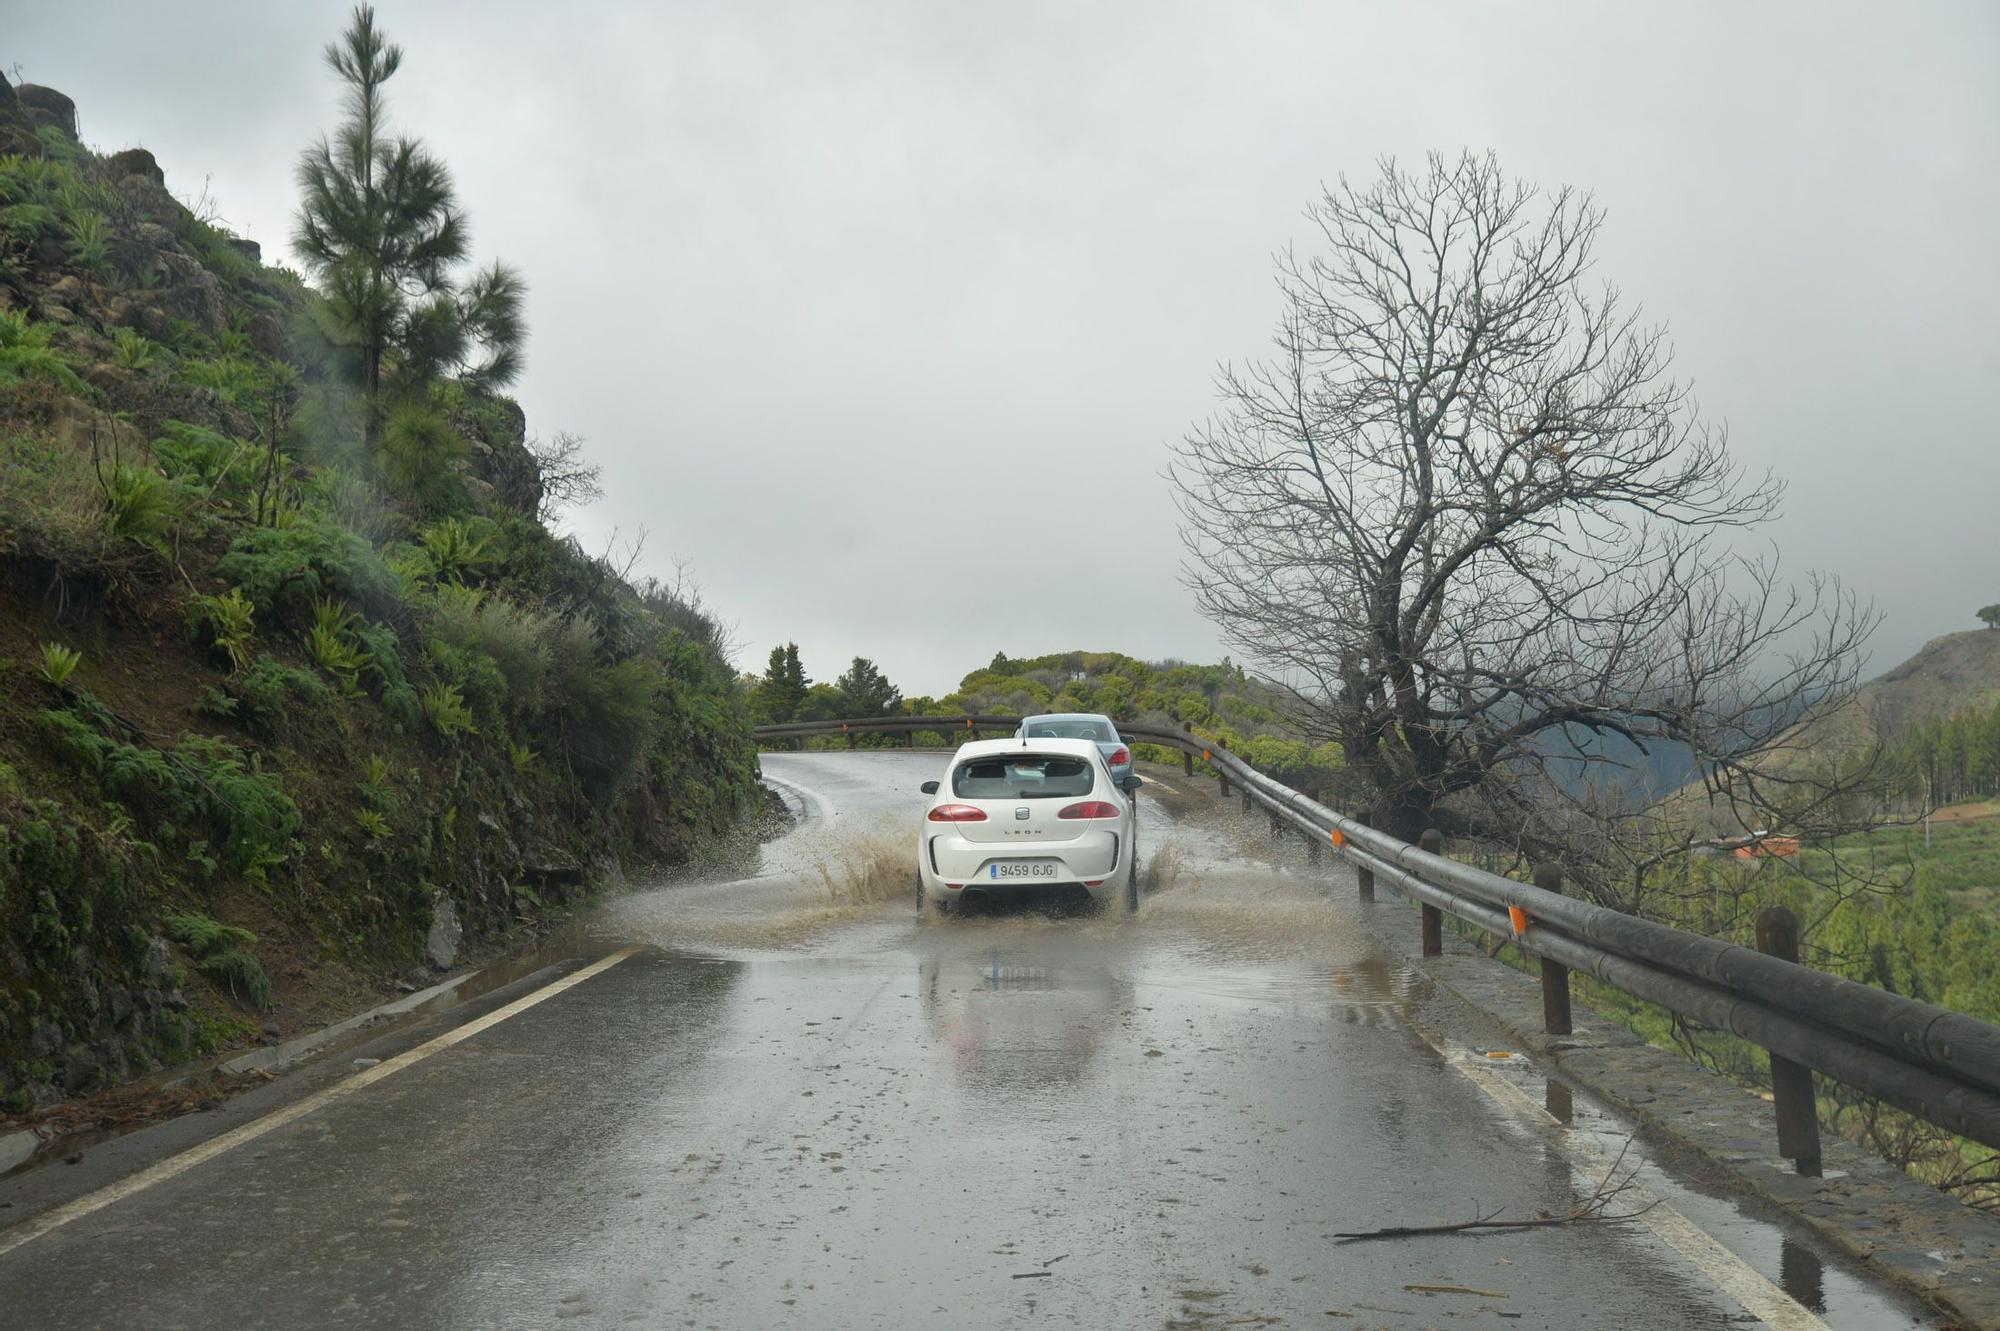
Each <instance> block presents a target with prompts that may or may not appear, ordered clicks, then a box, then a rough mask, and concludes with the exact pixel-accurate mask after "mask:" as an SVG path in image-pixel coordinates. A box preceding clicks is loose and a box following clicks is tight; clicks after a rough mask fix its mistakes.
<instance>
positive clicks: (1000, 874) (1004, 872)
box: [986, 860, 1056, 878]
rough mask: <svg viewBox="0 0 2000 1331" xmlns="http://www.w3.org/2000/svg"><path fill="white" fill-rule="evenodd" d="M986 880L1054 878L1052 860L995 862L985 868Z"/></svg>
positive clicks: (1054, 872) (1054, 864) (1053, 862)
mask: <svg viewBox="0 0 2000 1331" xmlns="http://www.w3.org/2000/svg"><path fill="white" fill-rule="evenodd" d="M986 876H987V877H988V878H1054V877H1055V876H1056V862H1055V861H1054V860H995V861H994V862H993V863H991V864H989V865H987V866H986Z"/></svg>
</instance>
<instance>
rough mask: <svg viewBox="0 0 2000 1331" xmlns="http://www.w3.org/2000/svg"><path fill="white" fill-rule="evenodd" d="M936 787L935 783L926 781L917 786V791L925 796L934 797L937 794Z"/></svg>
mask: <svg viewBox="0 0 2000 1331" xmlns="http://www.w3.org/2000/svg"><path fill="white" fill-rule="evenodd" d="M937 786H938V783H937V782H935V781H926V782H924V783H923V784H922V785H921V786H918V787H917V789H918V790H921V791H923V792H924V794H926V795H935V794H937Z"/></svg>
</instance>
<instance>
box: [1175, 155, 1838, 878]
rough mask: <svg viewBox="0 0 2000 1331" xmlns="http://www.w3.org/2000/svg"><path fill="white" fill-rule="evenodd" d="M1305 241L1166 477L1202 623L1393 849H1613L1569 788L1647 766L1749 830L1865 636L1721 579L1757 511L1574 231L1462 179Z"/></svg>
mask: <svg viewBox="0 0 2000 1331" xmlns="http://www.w3.org/2000/svg"><path fill="white" fill-rule="evenodd" d="M1308 216H1309V218H1310V219H1311V221H1312V222H1313V223H1314V225H1315V226H1316V227H1317V229H1318V232H1319V235H1320V238H1321V239H1322V240H1323V242H1324V244H1323V246H1321V247H1319V248H1318V252H1316V253H1313V254H1310V255H1304V256H1302V255H1300V254H1297V253H1292V252H1287V253H1285V254H1283V255H1281V256H1280V257H1279V259H1278V286H1279V290H1280V292H1281V294H1282V297H1283V315H1282V318H1281V320H1280V322H1279V326H1278V331H1277V335H1276V338H1275V344H1276V352H1275V354H1274V355H1272V356H1270V357H1268V358H1266V359H1263V360H1260V361H1257V362H1255V363H1253V364H1249V365H1244V366H1225V367H1223V369H1222V370H1221V372H1220V374H1219V376H1218V386H1219V390H1220V396H1221V399H1222V406H1221V409H1220V411H1219V412H1218V414H1217V415H1216V416H1215V417H1213V418H1212V419H1210V420H1209V421H1207V422H1205V423H1204V424H1202V425H1200V426H1198V427H1196V428H1195V429H1193V430H1191V431H1190V432H1189V434H1188V435H1187V436H1186V438H1185V440H1184V442H1183V444H1182V446H1181V447H1180V449H1179V450H1178V452H1177V456H1176V458H1175V461H1174V464H1173V468H1172V476H1173V480H1174V482H1175V484H1176V487H1177V489H1178V492H1179V504H1180V509H1181V514H1182V519H1183V526H1182V533H1183V538H1184V541H1185V543H1186V546H1187V549H1188V551H1189V555H1190V558H1189V560H1188V561H1187V565H1186V578H1187V581H1188V583H1189V585H1190V586H1191V588H1192V590H1193V591H1194V593H1195V595H1196V598H1197V600H1198V602H1199V604H1200V605H1201V607H1202V608H1203V610H1204V611H1205V612H1206V613H1207V614H1208V615H1209V616H1210V617H1211V618H1212V619H1213V620H1214V621H1215V622H1216V623H1217V624H1218V626H1219V627H1220V628H1221V629H1222V631H1223V633H1224V635H1225V636H1226V637H1227V638H1228V639H1229V641H1230V642H1231V643H1232V644H1233V645H1235V646H1237V647H1239V648H1241V649H1242V650H1243V651H1244V652H1246V653H1248V654H1249V655H1250V656H1251V657H1252V658H1253V659H1254V660H1255V661H1256V662H1257V663H1258V664H1259V665H1260V666H1262V667H1263V668H1264V669H1266V670H1267V671H1269V672H1270V673H1272V674H1273V675H1274V676H1275V677H1276V678H1278V679H1279V680H1280V681H1282V682H1286V683H1288V684H1289V685H1290V687H1291V688H1292V690H1293V692H1294V695H1295V699H1296V701H1297V704H1298V707H1299V712H1300V721H1301V723H1302V724H1303V725H1304V726H1305V727H1306V729H1307V730H1308V731H1309V732H1310V733H1311V734H1312V735H1313V737H1314V738H1316V739H1330V740H1335V741H1338V742H1339V743H1340V744H1341V745H1342V746H1343V748H1344V749H1345V751H1346V754H1347V759H1348V762H1349V763H1350V765H1352V766H1354V767H1355V768H1357V769H1358V770H1359V771H1360V772H1361V773H1362V774H1364V775H1365V777H1366V778H1367V780H1368V783H1369V785H1370V787H1371V788H1372V792H1373V798H1374V804H1375V807H1374V810H1373V812H1374V814H1375V816H1376V818H1377V823H1378V825H1379V826H1383V827H1385V828H1387V829H1389V830H1391V831H1393V832H1395V833H1396V834H1398V835H1400V836H1403V837H1406V838H1410V839H1414V838H1415V837H1416V835H1417V834H1418V832H1420V831H1421V830H1422V829H1423V828H1424V827H1426V826H1432V825H1440V824H1453V823H1456V824H1459V825H1464V824H1467V823H1470V824H1471V825H1472V826H1471V828H1470V829H1469V830H1473V831H1477V832H1481V833H1483V834H1485V835H1488V836H1490V837H1492V838H1494V839H1496V840H1499V841H1502V842H1507V843H1513V844H1516V845H1521V846H1523V847H1524V848H1527V849H1531V850H1538V849H1539V848H1541V847H1547V848H1550V849H1553V848H1554V847H1557V846H1562V847H1565V848H1569V849H1570V852H1571V854H1572V855H1573V854H1574V847H1575V845H1576V841H1577V839H1578V838H1580V837H1583V836H1585V835H1587V834H1595V835H1600V836H1606V837H1608V836H1611V835H1613V834H1614V833H1615V832H1616V830H1617V829H1616V828H1615V827H1614V826H1613V825H1612V823H1611V821H1608V820H1607V810H1606V806H1605V804H1604V802H1603V801H1601V800H1595V799H1592V798H1590V797H1588V796H1587V795H1580V794H1578V792H1579V791H1580V790H1582V791H1588V789H1589V788H1590V786H1591V782H1590V780H1588V778H1589V777H1590V776H1591V775H1592V774H1593V773H1594V772H1602V771H1605V770H1606V769H1612V770H1618V769H1623V768H1627V767H1629V766H1630V765H1631V764H1632V762H1633V761H1634V760H1635V757H1639V756H1643V755H1645V754H1647V753H1648V752H1649V751H1651V749H1652V748H1653V747H1654V746H1657V745H1659V744H1662V743H1674V744H1680V745H1685V746H1687V748H1688V750H1690V751H1691V753H1692V756H1693V760H1694V762H1695V763H1696V764H1698V765H1699V768H1700V770H1701V771H1703V772H1704V773H1706V774H1708V775H1709V777H1710V779H1711V780H1712V781H1713V782H1714V783H1715V788H1716V789H1717V790H1719V791H1724V792H1726V793H1727V794H1728V796H1729V797H1730V798H1732V799H1737V800H1744V801H1747V802H1749V803H1750V804H1751V805H1753V806H1754V807H1755V809H1756V810H1757V811H1758V812H1757V813H1756V814H1749V813H1746V814H1745V817H1746V818H1754V817H1757V816H1761V815H1762V814H1763V813H1764V812H1765V811H1770V810H1779V809H1780V808H1781V806H1784V805H1785V803H1786V801H1787V800H1790V799H1792V798H1793V795H1792V792H1791V790H1790V789H1789V783H1791V782H1793V781H1795V780H1798V779H1799V778H1797V777H1796V774H1794V775H1793V776H1786V775H1783V774H1781V773H1780V772H1779V769H1778V768H1777V767H1774V765H1773V764H1771V763H1770V762H1769V761H1768V759H1769V756H1770V754H1771V753H1772V752H1773V750H1774V749H1777V748H1782V747H1783V746H1785V745H1786V744H1788V743H1793V742H1795V738H1788V737H1791V736H1793V733H1794V732H1793V728H1792V727H1793V723H1794V722H1795V721H1796V720H1797V718H1798V717H1799V715H1800V713H1801V710H1802V709H1803V708H1805V707H1806V706H1808V705H1810V704H1814V703H1819V702H1822V701H1824V700H1826V699H1829V698H1832V697H1835V696H1837V695H1840V694H1842V693H1844V692H1845V691H1847V690H1849V689H1850V688H1851V687H1852V685H1853V683H1854V680H1855V674H1856V670H1857V666H1858V661H1859V648H1860V646H1861V644H1862V642H1863V641H1864V640H1865V638H1866V636H1867V635H1868V633H1869V631H1870V630H1871V629H1872V627H1873V625H1874V622H1875V616H1874V614H1873V612H1872V611H1871V610H1868V609H1865V608H1862V607H1859V606H1857V605H1856V604H1855V603H1854V601H1853V600H1852V598H1851V597H1849V596H1848V595H1847V594H1846V593H1844V592H1843V591H1842V590H1841V588H1840V587H1839V586H1838V584H1836V583H1834V582H1831V581H1830V580H1826V579H1822V578H1819V577H1812V578H1809V579H1807V580H1806V581H1805V583H1804V585H1803V586H1792V585H1788V584H1787V583H1786V582H1785V581H1784V580H1783V579H1782V578H1781V577H1780V575H1779V571H1778V567H1777V560H1776V558H1775V555H1770V556H1757V555H1750V554H1745V553H1742V551H1741V549H1740V548H1739V546H1740V545H1741V543H1742V542H1743V541H1744V540H1745V535H1746V533H1748V532H1749V531H1750V530H1751V529H1754V528H1755V527H1757V526H1758V525H1759V524H1761V523H1763V522H1765V521H1767V520H1769V519H1770V518H1772V517H1774V516H1775V515H1776V514H1777V512H1778V507H1779V501H1780V499H1781V497H1782V486H1781V484H1780V483H1779V482H1778V481H1776V480H1775V479H1773V478H1772V477H1770V476H1769V475H1761V476H1760V475H1754V474H1751V473H1749V472H1747V471H1746V470H1745V469H1744V468H1743V467H1741V466H1740V465H1739V464H1738V463H1737V462H1736V461H1735V460H1734V459H1733V458H1732V457H1731V455H1730V452H1729V448H1728V441H1727V435H1726V431H1724V430H1723V429H1722V428H1720V427H1719V426H1715V425H1712V424H1709V423H1707V422H1705V421H1703V420H1702V418H1701V416H1700V414H1699V412H1698V410H1697V408H1696V405H1695V402H1694V400H1693V398H1692V396H1691V395H1690V393H1689V391H1688V388H1687V386H1686V385H1685V384H1683V383H1681V382H1679V381H1677V380H1675V379H1674V378H1673V377H1672V375H1671V373H1670V363H1671V359H1672V353H1671V350H1670V348H1669V346H1668V344H1667V341H1666V338H1665V334H1664V332H1663V331H1662V330H1661V329H1659V328H1657V327H1654V326H1651V325H1648V324H1645V323H1642V322H1641V317H1640V313H1639V311H1638V310H1637V309H1636V308H1634V307H1628V306H1627V305H1626V303H1625V302H1623V301H1622V300H1621V298H1620V296H1619V293H1618V291H1617V289H1616V288H1615V287H1612V286H1610V285H1608V284H1603V283H1600V282H1597V281H1595V280H1594V279H1593V277H1592V251H1593V246H1594V243H1595V241H1596V238H1597V234H1598V230H1599V227H1600V225H1601V222H1602V214H1601V212H1600V211H1599V210H1598V209H1597V208H1596V207H1595V205H1594V204H1593V203H1592V202H1591V200H1590V199H1589V198H1588V197H1587V196H1581V195H1578V194H1576V193H1574V192H1572V191H1570V190H1568V189H1561V190H1556V191H1553V192H1546V193H1545V192H1542V191H1540V190H1537V189H1535V188H1532V187H1530V186H1527V185H1523V184H1519V183H1516V182H1512V181H1509V180H1508V179H1506V178H1505V177H1504V176H1503V174H1502V173H1501V171H1500V168H1499V166H1498V165H1497V163H1496V162H1495V161H1494V159H1493V158H1492V157H1491V156H1484V157H1482V156H1478V155H1474V154H1471V153H1466V154H1464V155H1461V156H1460V157H1458V158H1456V159H1448V158H1445V157H1441V156H1432V157H1431V158H1430V159H1429V160H1428V161H1427V163H1426V165H1425V167H1424V169H1423V170H1421V171H1418V172H1414V173H1412V172H1408V171H1405V170H1402V169H1399V168H1398V167H1397V166H1396V164H1395V163H1393V162H1384V163H1383V164H1382V167H1381V175H1380V178H1379V179H1377V180H1376V181H1374V182H1373V183H1372V184H1370V185H1368V186H1366V187H1365V188H1361V187H1356V186H1354V185H1351V184H1349V183H1348V182H1346V181H1345V180H1343V181H1342V182H1341V183H1340V185H1339V187H1338V188H1336V189H1332V190H1329V191H1327V192H1325V193H1324V195H1323V197H1321V198H1320V200H1319V201H1318V202H1317V203H1315V204H1314V205H1313V206H1312V207H1311V208H1310V209H1309V210H1308ZM1557 765H1560V767H1561V770H1560V771H1557V770H1556V768H1557ZM1579 777H1581V778H1583V779H1579ZM1559 778H1560V779H1559ZM1607 858H1608V857H1607Z"/></svg>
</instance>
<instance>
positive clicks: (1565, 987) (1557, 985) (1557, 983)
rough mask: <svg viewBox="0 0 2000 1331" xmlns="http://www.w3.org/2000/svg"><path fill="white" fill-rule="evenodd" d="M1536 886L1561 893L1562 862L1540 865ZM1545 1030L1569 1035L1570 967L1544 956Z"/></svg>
mask: <svg viewBox="0 0 2000 1331" xmlns="http://www.w3.org/2000/svg"><path fill="white" fill-rule="evenodd" d="M1535 886H1536V887H1539V888H1541V889H1542V891H1544V892H1553V893H1555V894H1556V895H1557V896H1561V895H1562V890H1563V871H1562V866H1561V865H1560V864H1537V865H1536V866H1535ZM1542 1029H1543V1030H1544V1031H1546V1032H1547V1033H1548V1034H1550V1035H1568V1034H1570V1033H1571V1032H1570V1017H1569V967H1567V966H1565V965H1563V964H1562V963H1561V962H1560V961H1550V960H1549V959H1548V958H1547V957H1543V958H1542Z"/></svg>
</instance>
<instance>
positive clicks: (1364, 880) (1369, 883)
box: [1354, 809, 1375, 901]
mask: <svg viewBox="0 0 2000 1331" xmlns="http://www.w3.org/2000/svg"><path fill="white" fill-rule="evenodd" d="M1369 819H1370V814H1369V812H1368V810H1366V809H1362V810H1360V811H1359V812H1357V813H1356V814H1355V815H1354V821H1355V822H1357V823H1360V824H1361V825H1362V826H1363V827H1368V826H1370V825H1371V824H1370V822H1369ZM1354 885H1355V887H1357V888H1359V889H1360V893H1361V899H1362V900H1363V901H1373V900H1374V899H1375V871H1374V870H1373V869H1370V868H1368V867H1367V866H1366V865H1359V866H1356V868H1355V870H1354Z"/></svg>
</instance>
